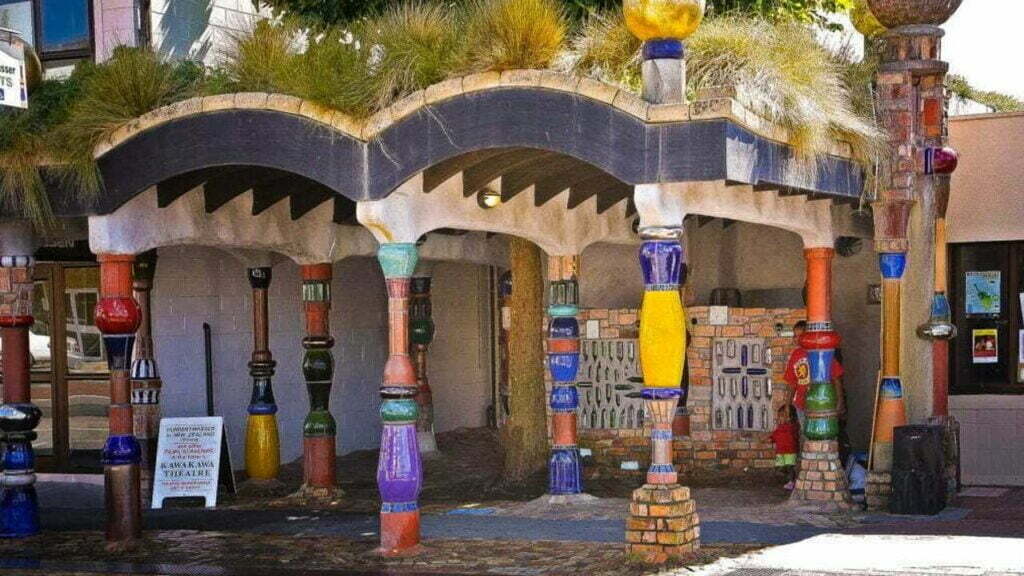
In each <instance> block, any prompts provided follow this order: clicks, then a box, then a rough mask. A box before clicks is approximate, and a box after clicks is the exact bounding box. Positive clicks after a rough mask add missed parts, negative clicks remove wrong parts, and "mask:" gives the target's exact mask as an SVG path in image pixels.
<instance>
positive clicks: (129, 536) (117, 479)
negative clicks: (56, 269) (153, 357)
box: [96, 254, 142, 548]
mask: <svg viewBox="0 0 1024 576" xmlns="http://www.w3.org/2000/svg"><path fill="white" fill-rule="evenodd" d="M97 259H98V260H99V263H100V300H99V302H98V303H97V304H96V327H97V328H99V330H100V332H102V333H103V345H104V348H105V350H106V353H107V367H108V368H109V369H110V409H109V410H108V412H107V417H108V419H109V427H110V435H109V436H108V437H107V442H106V444H105V445H104V446H103V453H102V461H103V473H104V480H105V482H104V484H105V487H106V507H107V541H108V542H109V543H110V545H111V547H113V548H124V547H127V546H129V545H131V544H132V543H133V542H134V541H135V540H136V539H138V538H139V537H140V536H141V535H142V514H141V510H140V507H139V498H140V492H139V462H140V460H141V448H140V447H139V443H138V441H137V440H136V439H135V433H134V425H133V418H132V405H131V382H130V379H129V368H130V366H129V364H130V362H131V357H132V349H133V347H134V345H135V332H136V330H138V328H139V324H140V322H141V313H140V311H139V305H138V303H136V302H135V298H133V297H132V264H133V262H134V261H135V256H133V255H129V254H99V255H98V256H97Z"/></svg>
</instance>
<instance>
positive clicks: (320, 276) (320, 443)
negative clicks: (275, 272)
mask: <svg viewBox="0 0 1024 576" xmlns="http://www.w3.org/2000/svg"><path fill="white" fill-rule="evenodd" d="M301 273H302V301H303V308H304V311H305V316H306V337H305V338H303V339H302V347H303V348H305V349H306V351H305V353H304V354H303V357H302V376H303V378H305V380H306V389H307V390H308V392H309V414H307V415H306V420H305V422H304V423H303V425H302V437H303V438H302V447H303V480H304V483H303V487H302V491H301V493H302V496H304V497H307V498H314V499H324V500H330V499H333V498H336V497H338V496H339V495H340V491H339V490H338V487H337V484H338V482H337V472H336V465H335V461H336V457H335V442H336V439H335V436H336V435H337V433H338V427H337V424H336V423H335V421H334V416H332V415H331V410H330V400H331V385H332V383H333V380H334V355H333V354H331V348H332V347H334V338H332V337H331V323H330V314H331V279H332V277H333V270H332V266H331V264H326V263H325V264H310V265H305V266H302V267H301Z"/></svg>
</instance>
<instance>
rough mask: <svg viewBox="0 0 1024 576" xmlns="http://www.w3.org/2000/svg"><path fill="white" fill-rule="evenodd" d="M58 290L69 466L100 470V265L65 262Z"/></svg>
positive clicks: (103, 427)
mask: <svg viewBox="0 0 1024 576" xmlns="http://www.w3.org/2000/svg"><path fill="white" fill-rule="evenodd" d="M61 292H62V295H63V298H62V306H61V312H62V314H61V315H62V316H63V318H64V322H63V326H62V327H63V331H64V333H63V338H62V342H63V344H64V346H63V349H62V350H61V351H60V352H61V358H62V364H63V366H61V368H62V369H63V377H62V378H61V392H62V396H63V399H64V401H65V402H66V403H67V439H68V445H67V450H68V467H69V469H70V470H72V471H87V470H98V469H99V468H100V451H101V450H102V449H103V443H104V442H105V441H106V438H107V407H108V406H109V405H110V382H109V374H108V372H107V358H106V351H105V350H104V348H103V335H102V334H101V333H100V330H99V328H97V327H96V319H95V316H94V310H95V308H96V303H97V302H98V301H99V294H100V274H99V267H98V266H95V265H88V266H63V267H62V270H61Z"/></svg>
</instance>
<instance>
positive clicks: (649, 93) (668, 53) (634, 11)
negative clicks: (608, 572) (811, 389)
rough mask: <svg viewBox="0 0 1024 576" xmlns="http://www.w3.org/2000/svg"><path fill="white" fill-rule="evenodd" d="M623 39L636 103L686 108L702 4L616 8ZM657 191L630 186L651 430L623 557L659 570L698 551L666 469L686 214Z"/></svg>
mask: <svg viewBox="0 0 1024 576" xmlns="http://www.w3.org/2000/svg"><path fill="white" fill-rule="evenodd" d="M622 7H623V14H624V15H625V19H626V25H627V27H628V28H629V30H630V32H632V34H633V35H634V36H636V37H637V38H638V39H640V40H642V41H643V43H644V44H643V55H642V56H643V65H642V73H643V99H644V100H645V101H647V102H649V103H651V104H684V103H685V102H686V60H685V58H684V55H685V50H684V49H685V46H684V44H683V41H684V40H685V39H686V38H688V37H689V36H690V35H691V34H693V33H694V32H695V31H696V30H697V28H698V27H699V26H700V23H701V21H702V20H703V19H704V8H705V1H704V0H623V3H622ZM666 193H667V191H666V190H664V189H663V188H662V187H660V186H658V185H657V184H656V183H651V184H645V185H643V186H637V188H636V190H635V191H634V195H633V200H634V202H635V203H636V205H637V210H638V212H640V229H639V233H640V237H641V239H642V240H643V246H642V247H641V249H640V264H641V268H642V270H643V275H644V297H643V303H642V305H641V308H640V367H641V371H642V373H643V377H644V389H643V392H642V394H643V398H644V413H645V422H646V423H647V424H648V425H649V426H650V429H651V447H652V453H651V466H650V468H649V469H648V471H647V484H645V485H644V486H643V487H642V488H639V489H637V490H635V491H634V492H633V498H632V503H631V504H630V518H629V520H628V521H627V524H626V540H627V541H628V542H629V552H630V554H631V555H634V556H637V557H638V558H639V559H641V560H643V561H645V562H649V563H663V562H665V561H666V560H668V559H669V558H671V557H678V556H683V555H686V554H689V553H692V552H693V551H695V550H697V549H698V548H699V547H700V527H699V519H698V517H697V514H696V507H695V504H694V502H693V499H692V498H691V497H690V491H689V489H688V488H685V487H682V486H679V485H678V484H676V482H677V480H678V474H677V473H676V469H675V467H674V466H673V465H672V422H673V420H674V419H675V418H674V417H675V415H676V407H677V406H678V404H679V400H680V396H681V395H682V389H681V388H680V383H681V382H682V378H683V366H684V363H685V357H686V353H685V350H686V328H685V326H684V322H685V321H686V315H685V311H684V309H683V302H682V299H681V298H680V294H679V287H680V285H682V284H683V247H682V244H681V243H680V242H681V241H682V235H683V218H684V217H685V214H683V213H676V212H672V211H671V210H667V209H666V206H667V203H666V202H663V200H664V198H663V197H662V195H664V194H666Z"/></svg>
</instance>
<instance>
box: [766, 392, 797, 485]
mask: <svg viewBox="0 0 1024 576" xmlns="http://www.w3.org/2000/svg"><path fill="white" fill-rule="evenodd" d="M776 421H777V423H776V425H775V431H774V432H772V435H771V439H772V442H774V443H775V466H776V467H777V468H779V469H780V470H782V471H784V472H786V476H787V477H788V478H789V482H788V483H787V484H786V490H792V489H793V485H794V482H795V480H796V453H797V450H798V447H799V446H800V432H799V430H798V429H797V422H796V409H795V408H793V405H792V404H786V405H785V406H782V407H780V408H779V412H778V414H777V417H776Z"/></svg>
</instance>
